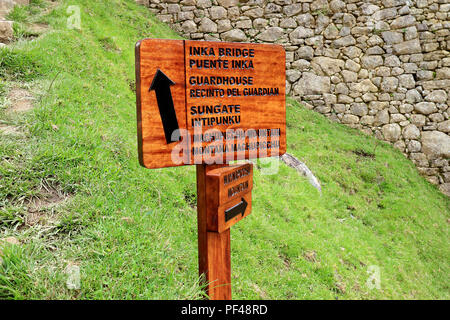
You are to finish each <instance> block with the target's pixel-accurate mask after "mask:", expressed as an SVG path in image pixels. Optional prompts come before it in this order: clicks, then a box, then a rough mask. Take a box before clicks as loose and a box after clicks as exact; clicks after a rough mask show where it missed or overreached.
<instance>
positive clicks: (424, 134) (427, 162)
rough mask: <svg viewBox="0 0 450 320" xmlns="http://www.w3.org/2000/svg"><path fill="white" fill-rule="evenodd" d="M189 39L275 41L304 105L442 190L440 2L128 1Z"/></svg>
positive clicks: (445, 185) (448, 15)
mask: <svg viewBox="0 0 450 320" xmlns="http://www.w3.org/2000/svg"><path fill="white" fill-rule="evenodd" d="M137 2H140V3H141V4H144V5H146V6H148V7H149V9H150V10H151V11H152V12H154V13H155V14H156V15H157V16H158V18H159V19H160V20H161V21H163V22H166V23H168V24H169V25H170V26H172V27H173V29H175V30H176V31H177V32H179V33H180V34H181V35H182V36H184V37H186V38H189V39H194V40H223V41H245V42H257V43H279V44H282V45H283V46H284V47H285V49H286V61H287V63H286V69H287V71H286V75H287V81H286V87H287V92H288V94H290V95H291V96H293V97H295V98H297V99H298V100H299V101H301V102H302V103H303V104H304V105H305V106H306V107H308V108H310V109H313V110H315V111H317V112H319V113H322V114H324V115H325V116H327V117H329V118H331V119H333V120H334V121H337V122H340V123H343V124H346V125H348V126H351V127H354V128H358V129H360V130H362V131H364V132H366V133H369V134H373V135H375V136H376V137H377V138H379V139H382V140H385V141H389V142H391V143H392V144H393V145H394V146H395V147H396V148H398V149H400V150H401V151H402V152H403V153H404V154H405V155H406V156H407V157H409V158H410V159H411V160H412V161H413V162H414V163H415V164H416V165H417V167H418V169H419V171H420V172H421V173H422V174H423V175H424V176H426V177H427V179H428V180H429V181H430V182H432V183H434V184H440V185H441V186H440V187H441V190H442V191H444V192H446V193H448V194H450V166H449V158H450V137H449V133H450V120H449V114H450V109H449V102H450V93H449V90H450V54H449V51H450V2H449V0H365V1H360V0H331V1H330V0H328V1H327V0H265V1H264V0H247V1H245V0H183V1H177V0H150V1H148V0H137Z"/></svg>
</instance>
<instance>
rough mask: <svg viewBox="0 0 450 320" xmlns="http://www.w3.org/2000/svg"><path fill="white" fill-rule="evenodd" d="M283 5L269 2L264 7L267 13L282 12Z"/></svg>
mask: <svg viewBox="0 0 450 320" xmlns="http://www.w3.org/2000/svg"><path fill="white" fill-rule="evenodd" d="M281 9H282V8H281V6H279V5H277V4H274V3H270V2H269V3H267V5H266V8H265V9H264V12H265V13H266V14H270V13H278V12H281Z"/></svg>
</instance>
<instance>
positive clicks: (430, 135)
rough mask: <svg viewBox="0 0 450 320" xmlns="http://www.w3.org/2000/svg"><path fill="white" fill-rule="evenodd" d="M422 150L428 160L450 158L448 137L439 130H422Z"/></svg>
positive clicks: (449, 140)
mask: <svg viewBox="0 0 450 320" xmlns="http://www.w3.org/2000/svg"><path fill="white" fill-rule="evenodd" d="M421 142H422V152H423V153H424V154H425V155H426V156H427V158H428V159H429V160H431V159H438V158H441V157H443V158H445V159H448V158H450V137H449V136H448V135H447V134H445V133H443V132H439V131H423V132H422V139H421Z"/></svg>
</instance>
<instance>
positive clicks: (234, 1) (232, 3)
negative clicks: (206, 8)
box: [217, 0, 239, 8]
mask: <svg viewBox="0 0 450 320" xmlns="http://www.w3.org/2000/svg"><path fill="white" fill-rule="evenodd" d="M217 2H218V4H219V6H221V7H225V8H229V7H236V6H237V5H238V4H239V0H217Z"/></svg>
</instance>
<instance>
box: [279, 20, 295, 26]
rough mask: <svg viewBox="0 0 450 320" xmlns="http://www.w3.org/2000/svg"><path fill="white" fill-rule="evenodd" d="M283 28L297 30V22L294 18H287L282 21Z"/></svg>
mask: <svg viewBox="0 0 450 320" xmlns="http://www.w3.org/2000/svg"><path fill="white" fill-rule="evenodd" d="M280 27H281V28H297V22H296V21H295V19H294V18H286V19H283V20H281V21H280Z"/></svg>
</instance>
